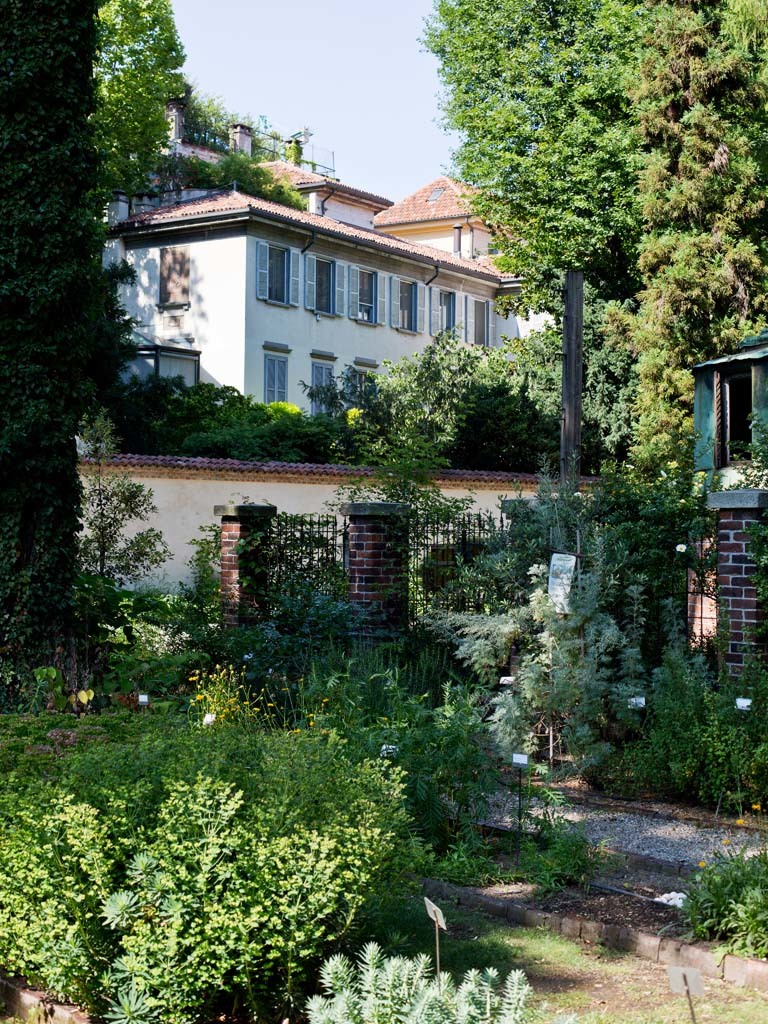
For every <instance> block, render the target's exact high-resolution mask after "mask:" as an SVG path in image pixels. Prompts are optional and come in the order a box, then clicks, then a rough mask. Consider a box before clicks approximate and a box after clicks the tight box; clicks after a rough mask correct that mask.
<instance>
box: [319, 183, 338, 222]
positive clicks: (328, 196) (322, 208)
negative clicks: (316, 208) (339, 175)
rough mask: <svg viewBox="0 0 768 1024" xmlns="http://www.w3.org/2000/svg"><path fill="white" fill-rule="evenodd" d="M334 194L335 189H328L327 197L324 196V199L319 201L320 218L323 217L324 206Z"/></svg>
mask: <svg viewBox="0 0 768 1024" xmlns="http://www.w3.org/2000/svg"><path fill="white" fill-rule="evenodd" d="M335 193H336V189H335V188H329V189H328V195H327V196H325V198H324V199H321V200H320V216H321V217H324V216H325V204H326V203H327V202H328V200H329V199H330V198H331V196H333V195H335Z"/></svg>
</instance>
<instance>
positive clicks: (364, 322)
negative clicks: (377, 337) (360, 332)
mask: <svg viewBox="0 0 768 1024" xmlns="http://www.w3.org/2000/svg"><path fill="white" fill-rule="evenodd" d="M349 319H350V320H351V321H352V323H353V324H362V325H363V327H381V324H379V323H377V322H376V321H375V320H363V318H362V317H360V316H351V317H350V318H349Z"/></svg>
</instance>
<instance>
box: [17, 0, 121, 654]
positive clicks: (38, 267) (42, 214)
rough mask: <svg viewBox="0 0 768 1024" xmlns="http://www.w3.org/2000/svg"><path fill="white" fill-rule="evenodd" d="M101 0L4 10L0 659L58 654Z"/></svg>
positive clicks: (69, 536) (70, 533)
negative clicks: (97, 9) (97, 5)
mask: <svg viewBox="0 0 768 1024" xmlns="http://www.w3.org/2000/svg"><path fill="white" fill-rule="evenodd" d="M95 47H96V5H95V2H94V0H25V2H23V3H22V2H21V0H4V2H3V4H2V18H0V52H2V54H3V73H2V74H1V75H0V139H2V148H1V153H2V155H1V156H0V175H1V176H2V181H3V188H2V190H1V191H0V218H2V223H3V231H2V232H1V233H0V409H2V415H1V416H0V662H2V663H3V664H4V665H5V666H7V665H8V663H9V662H10V663H13V662H14V661H15V662H16V663H17V664H19V665H20V664H21V662H22V661H26V662H27V663H30V662H31V663H32V664H34V663H35V661H37V663H38V664H40V663H41V662H43V663H45V662H46V661H47V662H48V663H49V664H50V662H51V660H52V659H53V658H54V657H56V656H57V649H58V651H59V655H61V653H62V652H61V648H62V646H63V645H65V641H66V638H67V635H68V631H69V627H70V625H71V611H72V586H73V579H74V575H75V537H76V533H77V530H78V502H79V497H80V484H79V479H78V473H77V453H76V449H75V442H74V437H75V433H76V429H77V424H78V422H79V420H80V418H81V416H82V414H83V412H84V409H85V405H86V402H87V399H88V394H89V387H88V381H87V376H86V368H87V366H88V364H89V360H90V359H91V357H92V353H93V331H94V325H95V324H96V322H97V320H98V317H99V315H100V313H101V312H102V310H101V308H100V306H101V303H100V301H99V292H100V287H101V285H100V267H99V255H100V241H101V238H100V233H99V230H98V223H99V217H100V212H101V211H100V205H101V204H100V203H99V202H98V200H97V197H96V192H95V188H96V182H97V171H98V164H97V158H96V149H95V146H94V144H93V138H92V124H91V116H92V113H93V109H94V101H95V97H94V86H93V56H94V51H95Z"/></svg>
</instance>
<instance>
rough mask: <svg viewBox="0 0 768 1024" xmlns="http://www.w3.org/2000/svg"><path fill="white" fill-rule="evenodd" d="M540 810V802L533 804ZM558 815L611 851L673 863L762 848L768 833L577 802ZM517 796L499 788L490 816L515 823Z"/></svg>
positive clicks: (499, 821) (695, 862) (694, 862)
mask: <svg viewBox="0 0 768 1024" xmlns="http://www.w3.org/2000/svg"><path fill="white" fill-rule="evenodd" d="M532 810H533V813H535V806H532ZM558 814H559V815H561V816H562V817H564V818H565V819H566V820H567V821H572V822H582V823H583V825H584V828H585V830H586V834H587V838H588V839H589V841H590V842H591V843H594V844H597V843H601V842H604V843H605V845H606V846H607V847H609V848H610V849H612V850H621V851H623V852H625V853H635V854H642V855H643V856H645V857H655V858H657V859H659V860H665V861H669V862H670V863H674V864H684V865H685V866H687V867H690V868H695V867H698V865H699V864H700V862H701V861H706V862H709V861H711V860H712V857H713V855H714V854H715V853H717V852H721V853H731V852H733V853H738V852H739V851H741V850H743V849H746V851H747V852H748V853H749V854H754V853H757V852H758V851H759V850H760V849H761V847H763V846H765V845H766V844H767V842H768V837H764V836H761V835H760V834H759V833H756V832H753V831H751V830H747V829H741V828H738V827H732V828H729V827H727V826H725V825H723V826H717V825H712V826H702V825H697V824H693V823H691V822H688V821H683V820H678V819H676V818H673V817H658V816H656V815H646V814H632V813H629V812H624V811H616V810H613V809H606V808H603V807H590V806H587V805H576V806H573V805H572V806H569V807H564V808H560V809H559V811H558ZM516 815H517V802H516V798H515V797H513V796H510V795H509V794H507V793H499V794H498V795H497V797H495V798H494V799H493V801H492V803H491V808H490V814H489V815H488V818H489V821H490V822H491V823H494V824H498V825H504V826H507V827H515V826H516V825H517V817H516Z"/></svg>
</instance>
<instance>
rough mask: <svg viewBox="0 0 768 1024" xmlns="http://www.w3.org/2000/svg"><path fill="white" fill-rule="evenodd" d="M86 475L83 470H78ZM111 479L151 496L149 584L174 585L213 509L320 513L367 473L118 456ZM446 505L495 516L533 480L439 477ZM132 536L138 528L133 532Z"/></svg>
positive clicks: (524, 476) (449, 473)
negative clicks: (266, 506)
mask: <svg viewBox="0 0 768 1024" xmlns="http://www.w3.org/2000/svg"><path fill="white" fill-rule="evenodd" d="M81 471H82V473H83V474H87V473H89V471H90V467H89V466H88V464H87V462H84V463H83V465H82V468H81ZM110 471H112V472H115V473H127V474H129V475H130V476H131V478H132V479H133V480H136V481H137V482H138V483H141V484H145V485H146V486H147V487H150V488H151V489H152V492H153V495H154V501H155V504H156V505H157V514H156V515H155V516H153V517H152V518H151V520H150V521H149V523H145V524H142V525H143V526H147V525H149V526H154V527H156V528H157V529H159V530H162V533H163V536H164V538H165V541H166V543H167V544H168V546H169V547H170V549H171V557H170V559H169V560H168V561H167V562H166V563H165V566H164V567H163V570H162V572H161V575H160V576H159V577H158V578H157V579H155V580H153V582H156V583H161V584H170V585H176V584H178V583H179V582H180V581H182V580H185V579H187V577H188V570H187V565H186V562H187V560H188V559H189V557H190V555H191V554H192V548H191V547H190V544H189V542H190V540H191V539H193V538H195V537H197V536H198V530H199V528H200V527H201V526H204V525H208V524H214V523H215V524H218V522H219V519H218V518H217V517H216V516H214V513H213V507H214V505H221V504H226V503H230V502H234V503H235V504H248V503H249V502H262V501H263V502H269V503H270V504H272V505H275V506H276V507H277V509H278V510H279V511H281V512H291V513H302V512H303V513H308V512H314V513H320V512H328V511H329V503H330V504H334V503H335V502H338V496H337V490H338V488H339V487H341V486H342V485H344V484H351V483H354V482H356V481H364V480H365V479H366V478H368V477H370V476H371V474H372V471H371V470H370V469H367V468H366V467H361V466H353V467H350V466H333V465H329V466H322V465H312V464H309V463H286V462H239V461H237V460H235V459H202V458H201V459H195V458H182V457H176V456H171V455H118V456H116V457H115V458H114V459H111V460H110ZM436 483H437V484H438V486H439V487H440V490H441V491H442V492H443V494H445V495H446V496H447V497H452V498H464V497H467V496H471V497H472V499H473V510H474V511H478V512H483V511H491V512H497V511H498V509H499V499H500V497H502V496H507V497H515V496H517V495H522V496H523V497H529V498H532V497H533V495H534V494H535V491H536V477H535V476H534V475H533V474H531V473H498V472H475V471H470V470H445V471H443V473H442V474H441V475H440V476H439V478H438V479H437V480H436ZM137 528H138V527H137Z"/></svg>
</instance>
